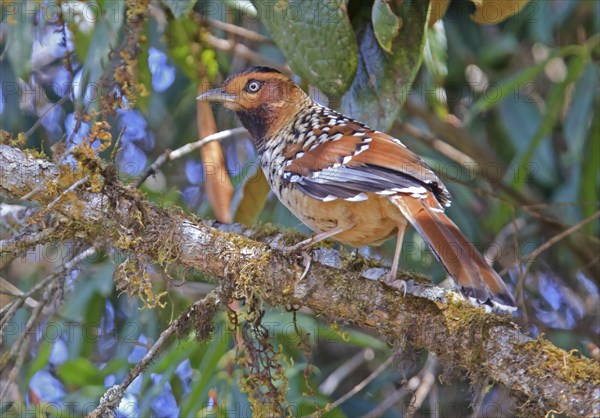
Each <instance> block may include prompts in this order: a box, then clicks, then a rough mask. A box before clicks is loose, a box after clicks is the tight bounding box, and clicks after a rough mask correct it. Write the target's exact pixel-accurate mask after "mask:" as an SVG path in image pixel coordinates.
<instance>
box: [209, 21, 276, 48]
mask: <svg viewBox="0 0 600 418" xmlns="http://www.w3.org/2000/svg"><path fill="white" fill-rule="evenodd" d="M204 21H205V22H206V23H208V24H209V25H210V26H212V27H213V28H215V29H220V30H222V31H225V32H229V33H232V34H234V35H238V36H241V37H242V38H244V39H246V40H248V41H252V42H258V43H261V44H274V42H273V40H272V39H270V38H268V37H267V36H264V35H261V34H260V33H257V32H254V31H252V30H250V29H246V28H244V27H242V26H237V25H233V24H231V23H226V22H221V21H220V20H215V19H210V18H207V19H204Z"/></svg>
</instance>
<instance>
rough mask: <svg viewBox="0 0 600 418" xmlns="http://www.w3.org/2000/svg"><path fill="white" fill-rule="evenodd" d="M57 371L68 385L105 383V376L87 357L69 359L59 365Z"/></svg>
mask: <svg viewBox="0 0 600 418" xmlns="http://www.w3.org/2000/svg"><path fill="white" fill-rule="evenodd" d="M57 372H58V376H59V377H60V379H61V381H62V382H63V383H64V384H66V385H73V386H90V385H102V384H103V383H104V377H103V376H102V374H101V373H98V368H97V367H96V366H95V365H94V364H93V363H92V362H91V361H90V360H88V359H87V358H82V357H80V358H76V359H73V360H67V361H66V362H64V363H63V364H61V365H60V366H59V367H58V369H57Z"/></svg>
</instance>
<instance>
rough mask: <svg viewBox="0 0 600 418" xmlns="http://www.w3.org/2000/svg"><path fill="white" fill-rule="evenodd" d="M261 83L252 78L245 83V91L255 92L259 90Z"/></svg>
mask: <svg viewBox="0 0 600 418" xmlns="http://www.w3.org/2000/svg"><path fill="white" fill-rule="evenodd" d="M260 87H261V84H260V82H258V81H256V80H252V81H250V82H248V84H246V91H248V92H250V93H256V92H257V91H259V90H260Z"/></svg>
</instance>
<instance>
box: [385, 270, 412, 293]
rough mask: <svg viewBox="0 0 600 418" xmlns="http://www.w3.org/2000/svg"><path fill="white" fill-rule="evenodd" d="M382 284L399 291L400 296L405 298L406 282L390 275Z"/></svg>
mask: <svg viewBox="0 0 600 418" xmlns="http://www.w3.org/2000/svg"><path fill="white" fill-rule="evenodd" d="M383 282H384V283H385V284H386V285H388V286H389V287H393V288H394V289H397V290H400V291H401V292H402V296H406V288H407V284H406V280H402V279H397V278H396V276H395V275H394V276H392V275H391V274H389V275H387V276H386V277H385V279H384V280H383Z"/></svg>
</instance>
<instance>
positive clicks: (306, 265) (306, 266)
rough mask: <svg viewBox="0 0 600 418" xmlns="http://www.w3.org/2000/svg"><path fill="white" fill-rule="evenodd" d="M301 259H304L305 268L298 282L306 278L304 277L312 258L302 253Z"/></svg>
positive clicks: (304, 252) (306, 253)
mask: <svg viewBox="0 0 600 418" xmlns="http://www.w3.org/2000/svg"><path fill="white" fill-rule="evenodd" d="M302 258H303V259H304V264H305V267H304V272H303V273H302V276H300V280H302V279H304V278H305V277H306V275H307V274H308V270H309V269H310V265H311V264H312V257H311V256H310V254H308V252H306V251H302ZM300 280H298V281H300Z"/></svg>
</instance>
